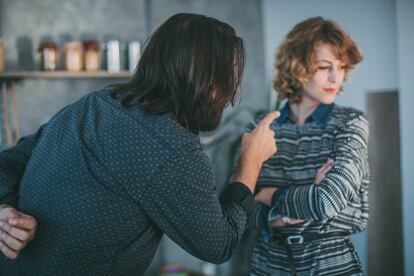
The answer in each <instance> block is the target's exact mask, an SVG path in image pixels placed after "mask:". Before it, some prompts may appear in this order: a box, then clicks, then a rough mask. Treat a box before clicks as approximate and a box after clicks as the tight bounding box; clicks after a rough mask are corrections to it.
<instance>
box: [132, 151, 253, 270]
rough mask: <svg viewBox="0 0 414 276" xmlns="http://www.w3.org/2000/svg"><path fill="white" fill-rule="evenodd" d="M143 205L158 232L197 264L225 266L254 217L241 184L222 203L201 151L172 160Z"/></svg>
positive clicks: (230, 189) (228, 191) (231, 187)
mask: <svg viewBox="0 0 414 276" xmlns="http://www.w3.org/2000/svg"><path fill="white" fill-rule="evenodd" d="M143 194H145V196H144V197H143V198H142V200H141V202H140V204H141V205H142V207H143V209H144V211H145V212H146V213H147V215H148V216H149V217H150V218H151V220H153V222H154V223H155V224H157V225H158V226H159V228H160V229H161V230H162V231H163V232H164V233H166V234H167V235H168V236H169V237H170V238H171V239H172V240H173V241H175V242H176V243H177V244H178V245H180V246H181V247H182V248H183V249H185V250H186V251H187V252H189V253H190V254H192V255H194V256H195V257H197V258H200V259H202V260H205V261H208V262H211V263H222V262H224V261H226V260H228V259H229V258H230V257H231V255H232V254H233V252H234V250H235V249H236V246H237V245H238V243H239V241H240V239H241V237H242V234H243V233H244V231H245V230H246V229H247V226H248V222H249V220H250V219H251V216H252V213H253V211H254V197H253V194H252V193H251V192H250V190H249V189H248V188H247V187H245V186H244V185H243V184H241V183H232V184H230V185H229V186H228V187H226V189H225V191H224V193H223V195H222V197H221V198H219V195H218V193H217V191H216V186H215V180H214V175H213V170H212V166H211V163H210V161H209V159H208V157H207V156H206V155H205V154H204V153H203V152H202V151H201V149H199V150H193V151H191V152H185V151H183V152H180V153H174V154H172V155H171V156H170V157H169V158H168V159H167V161H166V162H165V164H163V165H162V166H161V167H160V168H159V171H158V172H157V174H156V177H154V179H153V181H152V182H151V184H150V185H146V186H145V188H144V191H143Z"/></svg>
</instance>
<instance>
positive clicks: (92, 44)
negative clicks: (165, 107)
mask: <svg viewBox="0 0 414 276" xmlns="http://www.w3.org/2000/svg"><path fill="white" fill-rule="evenodd" d="M100 48H101V47H100V43H99V41H98V40H85V41H84V42H83V49H84V51H85V54H84V63H85V70H86V71H98V70H99V69H100V67H101V65H100V64H101V63H100Z"/></svg>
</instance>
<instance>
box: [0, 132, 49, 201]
mask: <svg viewBox="0 0 414 276" xmlns="http://www.w3.org/2000/svg"><path fill="white" fill-rule="evenodd" d="M42 129H43V127H42V128H40V129H39V130H38V131H37V133H35V134H32V135H29V136H26V137H23V138H21V139H20V140H19V142H18V143H17V144H16V145H15V146H13V147H11V148H10V149H7V150H4V151H2V152H0V204H8V205H11V206H14V207H16V205H17V194H18V190H19V184H20V181H21V178H22V176H23V173H24V170H25V168H26V165H27V163H28V162H29V159H30V157H31V155H32V150H33V148H34V147H35V146H36V144H37V141H38V139H39V137H40V135H41V132H42Z"/></svg>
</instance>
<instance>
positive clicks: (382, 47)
mask: <svg viewBox="0 0 414 276" xmlns="http://www.w3.org/2000/svg"><path fill="white" fill-rule="evenodd" d="M263 3H264V4H263V15H264V18H263V19H264V30H265V31H264V36H265V59H266V60H265V62H266V83H267V84H269V87H270V81H271V78H272V75H273V60H274V55H275V50H276V48H277V46H278V45H279V44H280V43H281V41H282V40H283V38H284V36H285V35H286V34H287V33H288V31H289V30H290V29H291V28H292V27H293V26H294V25H295V24H296V23H297V22H299V21H301V20H304V19H306V18H308V17H313V16H323V17H326V18H331V19H333V20H335V21H336V22H337V23H339V24H340V25H341V26H342V27H343V28H344V29H345V30H346V31H347V32H348V33H349V34H350V35H351V36H352V37H353V39H354V40H355V41H356V42H357V44H358V46H359V47H360V48H361V50H362V52H363V54H364V60H363V62H362V63H361V64H360V66H359V67H358V68H357V70H356V71H355V72H354V73H353V74H352V75H351V77H350V80H349V81H348V82H347V83H346V84H345V93H343V94H342V95H340V96H339V97H338V99H337V104H340V105H345V106H352V107H355V108H358V109H361V110H363V111H366V95H367V93H368V92H381V91H392V90H397V88H398V63H397V61H398V59H397V37H396V28H397V27H396V15H395V9H396V8H395V1H393V0H365V1H359V0H349V1H330V0H314V1H306V0H292V1H281V0H278V1H274V0H264V2H263ZM407 26H408V25H407ZM411 26H412V25H411ZM407 51H408V49H407ZM407 54H408V53H407ZM269 90H270V88H269ZM411 164H412V163H411ZM390 169H392V167H390ZM373 185H375V183H373ZM352 239H353V241H354V244H355V247H356V248H357V251H358V253H359V256H360V258H361V260H362V264H363V266H364V268H365V270H367V254H368V251H367V232H366V231H365V232H363V233H361V234H358V235H355V236H353V237H352Z"/></svg>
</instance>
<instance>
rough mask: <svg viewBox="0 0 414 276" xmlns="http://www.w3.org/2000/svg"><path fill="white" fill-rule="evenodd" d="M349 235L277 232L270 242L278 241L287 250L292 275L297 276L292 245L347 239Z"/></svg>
mask: <svg viewBox="0 0 414 276" xmlns="http://www.w3.org/2000/svg"><path fill="white" fill-rule="evenodd" d="M347 236H348V235H347V234H344V233H337V232H336V233H335V232H332V233H323V234H319V233H313V234H305V235H283V234H282V233H280V232H276V233H274V234H273V235H272V237H271V238H270V242H272V241H276V242H279V243H280V244H281V245H283V247H284V248H285V250H286V254H287V256H288V261H289V266H290V271H291V272H292V275H293V276H295V275H296V268H295V263H294V261H293V253H292V245H300V244H304V243H309V242H312V241H316V240H323V239H326V238H333V237H336V238H345V237H347Z"/></svg>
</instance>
